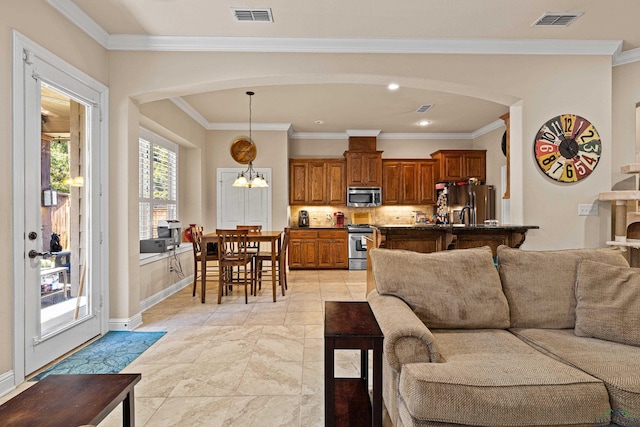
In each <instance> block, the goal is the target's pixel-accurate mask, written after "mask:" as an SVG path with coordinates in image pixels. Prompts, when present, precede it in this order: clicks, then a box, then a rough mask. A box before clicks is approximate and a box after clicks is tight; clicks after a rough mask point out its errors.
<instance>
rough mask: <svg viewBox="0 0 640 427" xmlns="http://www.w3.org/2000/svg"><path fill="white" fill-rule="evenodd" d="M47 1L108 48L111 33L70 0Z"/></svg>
mask: <svg viewBox="0 0 640 427" xmlns="http://www.w3.org/2000/svg"><path fill="white" fill-rule="evenodd" d="M46 1H47V3H49V5H50V6H51V7H53V8H54V9H56V10H57V11H58V12H60V14H61V15H62V16H64V17H66V18H67V19H68V20H69V21H71V22H72V23H73V24H75V25H76V26H77V27H78V28H80V29H81V30H82V31H84V32H85V33H87V34H88V35H89V36H90V37H91V38H93V39H94V40H95V41H97V42H98V43H100V45H101V46H102V47H104V48H105V49H108V48H109V42H110V38H111V35H110V34H109V33H107V32H106V31H105V30H104V28H102V27H101V26H100V25H98V23H97V22H96V21H94V20H93V19H92V18H91V17H90V16H89V15H87V14H86V13H84V11H83V10H82V9H80V8H79V7H78V6H77V5H76V4H75V3H74V2H73V1H72V0H46Z"/></svg>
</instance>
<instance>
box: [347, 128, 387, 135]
mask: <svg viewBox="0 0 640 427" xmlns="http://www.w3.org/2000/svg"><path fill="white" fill-rule="evenodd" d="M345 132H346V134H347V136H378V135H380V132H382V131H381V130H380V129H347V130H346V131H345Z"/></svg>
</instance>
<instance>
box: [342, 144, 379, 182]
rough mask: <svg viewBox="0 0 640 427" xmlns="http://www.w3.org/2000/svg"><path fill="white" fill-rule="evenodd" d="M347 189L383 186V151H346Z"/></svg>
mask: <svg viewBox="0 0 640 427" xmlns="http://www.w3.org/2000/svg"><path fill="white" fill-rule="evenodd" d="M344 157H345V158H346V159H347V187H381V186H382V151H345V153H344Z"/></svg>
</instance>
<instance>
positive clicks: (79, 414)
mask: <svg viewBox="0 0 640 427" xmlns="http://www.w3.org/2000/svg"><path fill="white" fill-rule="evenodd" d="M140 378H141V375H140V374H79V375H49V376H47V377H46V378H45V379H43V380H42V381H39V382H38V383H36V384H35V385H33V386H31V387H29V388H28V389H26V390H25V391H23V392H22V393H20V394H19V395H17V396H15V397H14V398H12V399H11V400H8V401H7V402H5V403H4V404H3V405H1V406H0V425H3V426H12V427H34V426H38V427H60V426H80V425H86V424H89V425H98V423H99V422H100V421H102V420H103V419H104V418H105V417H106V416H107V415H109V413H110V412H111V411H112V410H113V409H115V407H116V406H118V405H119V404H120V402H122V425H123V426H124V427H134V426H135V411H134V396H133V387H134V386H135V385H136V384H137V383H138V382H139V381H140Z"/></svg>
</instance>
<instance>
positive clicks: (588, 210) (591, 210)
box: [578, 203, 598, 216]
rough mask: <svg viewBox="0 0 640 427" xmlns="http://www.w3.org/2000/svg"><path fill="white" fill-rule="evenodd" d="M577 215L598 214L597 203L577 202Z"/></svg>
mask: <svg viewBox="0 0 640 427" xmlns="http://www.w3.org/2000/svg"><path fill="white" fill-rule="evenodd" d="M578 215H580V216H587V215H589V216H598V205H597V204H596V203H594V204H579V205H578Z"/></svg>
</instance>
